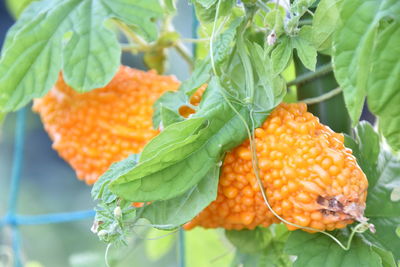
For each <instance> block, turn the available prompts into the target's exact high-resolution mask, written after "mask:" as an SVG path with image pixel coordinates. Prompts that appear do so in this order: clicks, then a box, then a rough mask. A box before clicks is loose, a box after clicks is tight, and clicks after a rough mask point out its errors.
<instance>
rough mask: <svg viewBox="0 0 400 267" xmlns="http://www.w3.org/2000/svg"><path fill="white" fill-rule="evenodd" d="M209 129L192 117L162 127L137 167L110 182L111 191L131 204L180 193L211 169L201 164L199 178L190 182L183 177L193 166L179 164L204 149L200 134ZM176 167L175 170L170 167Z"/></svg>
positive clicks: (147, 146) (171, 196) (145, 150)
mask: <svg viewBox="0 0 400 267" xmlns="http://www.w3.org/2000/svg"><path fill="white" fill-rule="evenodd" d="M208 127H209V126H208V125H207V121H206V120H205V119H204V118H195V119H191V120H186V121H183V122H179V123H175V124H172V125H170V126H169V127H167V128H165V129H164V130H163V131H162V132H161V133H160V134H159V135H158V136H156V137H155V138H153V139H152V141H150V142H149V143H148V144H147V145H146V146H145V148H144V149H143V152H142V154H141V157H140V161H139V164H138V165H137V167H136V168H134V169H133V170H131V171H130V172H128V173H127V174H124V175H120V176H118V178H117V179H115V180H114V181H113V182H111V183H110V185H109V188H110V190H111V191H112V192H113V193H115V194H117V195H118V196H121V197H122V198H124V199H127V200H130V201H134V202H145V201H156V200H166V199H170V198H173V197H176V196H178V195H181V194H183V193H184V192H185V191H186V190H188V189H189V188H191V187H192V186H194V185H195V184H196V183H197V182H199V181H200V179H201V178H202V176H203V175H205V173H206V172H207V171H208V169H204V168H203V166H211V164H210V163H209V165H204V164H203V165H201V168H202V169H201V170H200V173H199V174H200V175H201V176H199V175H198V176H196V177H195V178H194V180H192V181H187V180H186V179H185V178H186V177H185V176H184V175H183V174H184V173H185V172H186V173H187V172H190V171H191V167H192V166H191V165H189V166H187V165H186V164H182V162H185V159H186V158H191V156H192V154H193V152H194V151H196V150H197V149H200V148H201V147H202V146H203V143H204V137H203V136H204V134H202V133H203V132H204V131H205V130H206V129H207V128H208ZM160 159H162V160H160ZM204 160H205V161H207V160H210V159H207V158H205V159H204ZM190 164H194V162H193V163H190ZM176 165H178V167H175V168H171V167H174V166H176ZM192 168H196V166H193V167H192ZM178 174H180V175H179V176H178ZM196 178H197V179H196ZM171 188H173V189H174V190H171Z"/></svg>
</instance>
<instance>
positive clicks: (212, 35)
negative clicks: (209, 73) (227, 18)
mask: <svg viewBox="0 0 400 267" xmlns="http://www.w3.org/2000/svg"><path fill="white" fill-rule="evenodd" d="M220 5H221V0H218V3H217V8H216V10H215V17H214V22H213V27H212V32H211V38H210V59H211V67H212V70H213V73H214V75H215V76H217V69H216V68H215V61H214V46H213V43H214V41H215V40H214V39H215V29H216V26H217V21H218V16H219V7H220Z"/></svg>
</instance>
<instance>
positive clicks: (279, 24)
mask: <svg viewBox="0 0 400 267" xmlns="http://www.w3.org/2000/svg"><path fill="white" fill-rule="evenodd" d="M285 14H286V11H285V9H284V8H282V7H281V6H279V7H278V8H274V9H273V10H271V11H269V12H268V13H267V14H266V15H265V19H264V22H265V26H266V27H268V28H269V29H271V30H272V29H273V30H275V33H276V35H277V36H279V35H280V34H281V33H283V32H284V20H285ZM263 26H264V25H263Z"/></svg>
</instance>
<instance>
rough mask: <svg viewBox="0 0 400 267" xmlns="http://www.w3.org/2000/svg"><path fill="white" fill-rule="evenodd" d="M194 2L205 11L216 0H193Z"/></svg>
mask: <svg viewBox="0 0 400 267" xmlns="http://www.w3.org/2000/svg"><path fill="white" fill-rule="evenodd" d="M195 1H196V3H199V4H200V5H201V6H202V7H204V8H205V9H209V8H210V7H211V6H212V5H214V4H215V3H216V2H217V0H195Z"/></svg>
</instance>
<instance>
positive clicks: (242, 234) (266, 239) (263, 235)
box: [225, 227, 272, 254]
mask: <svg viewBox="0 0 400 267" xmlns="http://www.w3.org/2000/svg"><path fill="white" fill-rule="evenodd" d="M225 235H226V237H227V238H228V240H229V241H230V242H231V243H232V244H233V245H234V246H235V247H237V248H238V249H239V250H240V251H242V252H245V253H249V254H257V253H259V252H260V251H262V250H264V249H266V247H267V246H268V245H269V244H270V243H271V241H272V232H271V230H270V229H268V228H263V227H257V228H255V229H253V230H248V229H244V230H240V231H237V230H229V231H225Z"/></svg>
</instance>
